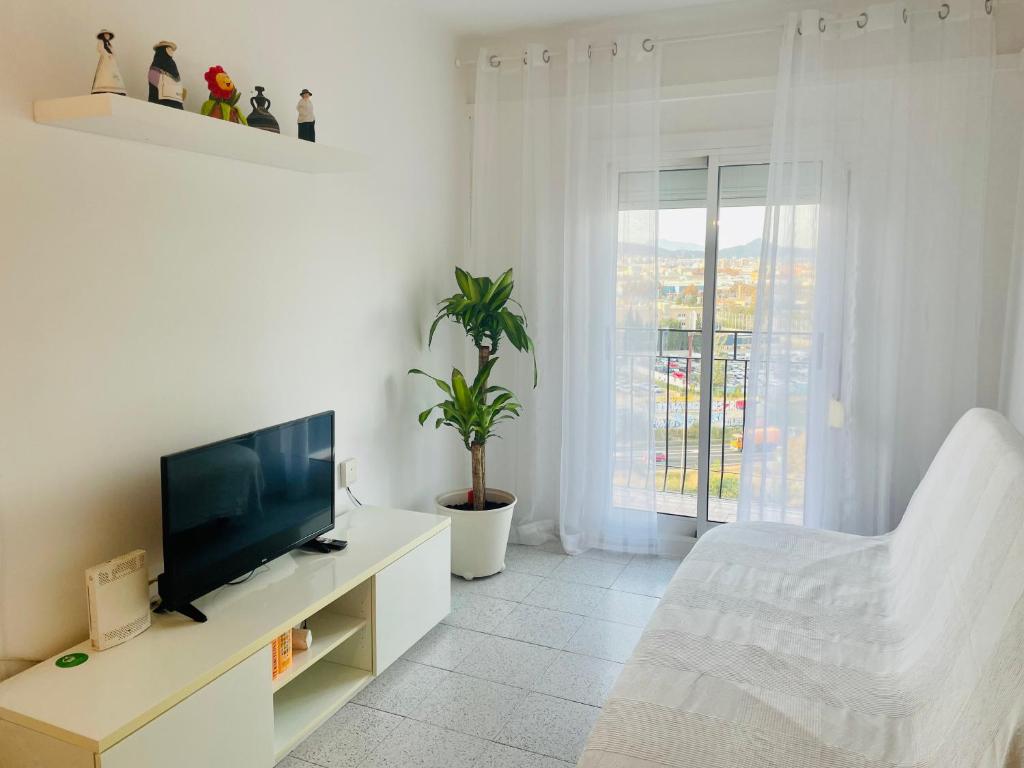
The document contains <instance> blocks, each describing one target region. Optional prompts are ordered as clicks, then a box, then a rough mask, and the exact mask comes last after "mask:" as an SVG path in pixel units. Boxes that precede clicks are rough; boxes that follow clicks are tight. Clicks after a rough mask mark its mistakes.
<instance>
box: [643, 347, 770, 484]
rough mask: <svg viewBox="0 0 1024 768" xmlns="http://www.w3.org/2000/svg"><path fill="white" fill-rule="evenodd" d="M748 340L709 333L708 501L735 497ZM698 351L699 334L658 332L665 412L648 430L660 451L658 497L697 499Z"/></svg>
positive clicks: (743, 407)
mask: <svg viewBox="0 0 1024 768" xmlns="http://www.w3.org/2000/svg"><path fill="white" fill-rule="evenodd" d="M751 336H752V333H751V332H750V331H740V330H719V331H715V332H714V355H713V357H712V358H711V365H712V371H711V382H710V386H711V387H712V395H711V404H712V407H711V462H710V466H711V473H710V477H709V478H708V495H709V496H711V497H713V498H717V499H723V500H730V501H731V500H734V499H735V498H736V497H737V495H738V491H739V488H738V486H739V471H740V462H741V456H742V450H743V429H744V427H745V425H746V394H747V372H748V367H749V364H750V344H751ZM700 348H701V331H698V330H676V329H669V328H662V329H659V330H658V357H657V358H656V360H655V369H656V371H657V372H658V373H659V374H660V373H663V378H662V382H663V383H664V386H663V388H662V389H661V392H660V393H659V394H660V396H662V397H663V398H664V412H663V416H661V415H660V414H659V418H657V419H656V420H655V423H654V424H652V427H654V429H655V433H656V440H657V442H658V445H659V448H661V450H659V452H658V453H657V455H656V457H655V460H656V464H657V466H658V468H659V470H660V475H661V483H660V486H661V487H660V488H659V490H661V491H663V492H674V493H683V494H696V485H697V463H698V454H697V432H698V422H699V412H700V390H699V387H700V381H699V367H700V363H701V360H702V356H701V352H700ZM659 383H660V382H659ZM716 459H717V461H716ZM691 480H692V482H690V481H691ZM727 480H728V482H727Z"/></svg>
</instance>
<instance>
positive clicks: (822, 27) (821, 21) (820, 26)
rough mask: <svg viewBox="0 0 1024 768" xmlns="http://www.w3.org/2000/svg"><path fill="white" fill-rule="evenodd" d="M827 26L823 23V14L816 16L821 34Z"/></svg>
mask: <svg viewBox="0 0 1024 768" xmlns="http://www.w3.org/2000/svg"><path fill="white" fill-rule="evenodd" d="M827 26H828V25H827V24H825V17H824V16H819V17H818V31H819V32H821V34H825V29H826V27H827Z"/></svg>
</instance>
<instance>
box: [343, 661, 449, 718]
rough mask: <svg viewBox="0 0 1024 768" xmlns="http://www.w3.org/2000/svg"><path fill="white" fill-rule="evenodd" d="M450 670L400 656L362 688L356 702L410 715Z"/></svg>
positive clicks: (397, 713) (416, 710) (355, 699)
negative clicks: (418, 662)
mask: <svg viewBox="0 0 1024 768" xmlns="http://www.w3.org/2000/svg"><path fill="white" fill-rule="evenodd" d="M450 674H451V672H448V671H447V670H444V669H437V668H436V667H428V666H426V665H424V664H416V663H415V662H412V661H406V660H404V659H399V660H398V661H396V662H395V663H393V664H392V665H391V666H390V667H388V668H387V669H386V670H384V672H383V674H381V675H380V676H379V677H377V678H375V679H374V680H373V681H371V682H370V684H369V685H367V686H366V687H365V688H363V690H361V691H360V692H359V693H358V694H356V697H355V698H354V699H353V701H354V702H355V703H356V704H362V705H363V706H365V707H373V708H374V709H381V710H384V711H385V712H393V713H394V714H396V715H406V716H411V715H413V714H414V713H416V712H418V711H419V706H420V703H421V702H422V701H423V700H424V699H425V698H426V697H427V695H428V694H429V693H430V692H431V691H433V690H434V689H435V688H436V687H437V686H438V685H440V683H441V681H442V680H444V679H445V678H446V677H448V676H449V675H450Z"/></svg>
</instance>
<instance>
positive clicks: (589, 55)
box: [587, 45, 594, 59]
mask: <svg viewBox="0 0 1024 768" xmlns="http://www.w3.org/2000/svg"><path fill="white" fill-rule="evenodd" d="M587 58H588V59H592V58H594V46H593V45H588V46H587Z"/></svg>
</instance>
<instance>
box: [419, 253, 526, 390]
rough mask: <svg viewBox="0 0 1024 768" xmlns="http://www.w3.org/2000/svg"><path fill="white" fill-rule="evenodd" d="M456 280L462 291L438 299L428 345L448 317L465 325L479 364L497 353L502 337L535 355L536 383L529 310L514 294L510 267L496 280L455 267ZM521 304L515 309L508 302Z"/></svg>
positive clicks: (521, 350)
mask: <svg viewBox="0 0 1024 768" xmlns="http://www.w3.org/2000/svg"><path fill="white" fill-rule="evenodd" d="M455 282H456V283H458V286H459V292H458V293H456V294H454V295H452V296H449V297H448V298H447V299H444V300H443V301H441V302H439V304H438V307H439V308H438V310H437V316H436V317H435V318H434V322H433V323H431V324H430V335H429V337H428V339H427V346H429V345H430V343H431V342H432V341H433V340H434V331H436V330H437V326H438V325H440V324H441V321H442V320H444V319H445V318H448V319H449V320H451V321H452V322H455V323H458V324H459V325H461V326H462V327H463V329H465V331H466V335H467V336H469V338H470V339H472V340H473V345H474V346H475V347H476V348H477V355H478V368H483V366H484V364H485V363H486V362H487V360H488V359H489V358H490V357H491V355H496V354H497V353H498V345H499V344H501V341H502V339H503V338H507V339H508V342H509V344H511V345H512V346H513V347H515V348H516V349H518V350H519V351H520V352H529V353H530V354H531V355H532V356H533V386H537V355H536V354H535V352H534V349H533V340H532V339H531V338H530V335H529V334H528V333H527V332H526V326H527V322H526V312H525V311H524V310H523V306H522V305H521V304H520V303H519V302H518V301H516V300H515V299H513V298H512V288H513V287H514V285H515V282H514V280H513V278H512V270H511V269H509V270H508V271H506V272H505V273H504V274H502V275H501V277H499V278H498V279H497V280H491V278H489V277H473V275H471V274H469V272H467V271H466V270H464V269H460V268H459V267H456V268H455ZM509 304H513V305H515V306H516V307H518V308H519V311H520V313H522V314H519V313H516V312H513V311H512V310H511V309H509V307H508V305H509Z"/></svg>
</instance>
